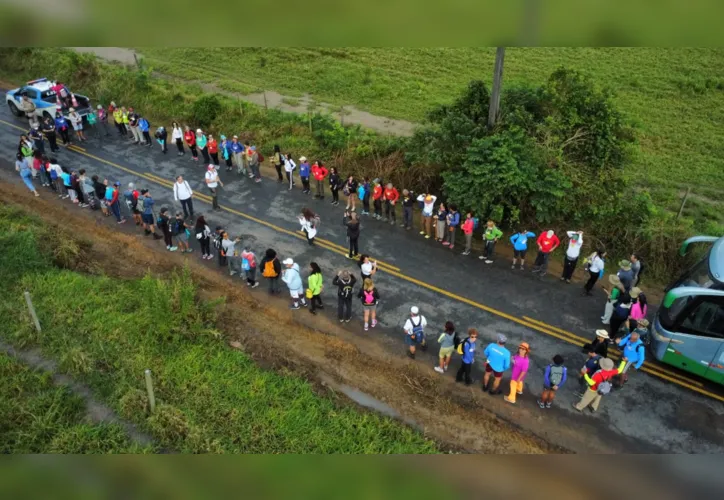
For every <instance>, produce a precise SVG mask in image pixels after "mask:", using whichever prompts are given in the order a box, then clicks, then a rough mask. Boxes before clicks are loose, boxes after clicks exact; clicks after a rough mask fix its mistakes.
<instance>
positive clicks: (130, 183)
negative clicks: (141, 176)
mask: <svg viewBox="0 0 724 500" xmlns="http://www.w3.org/2000/svg"><path fill="white" fill-rule="evenodd" d="M135 187H136V185H135V184H134V183H132V182H129V183H128V189H133V188H135Z"/></svg>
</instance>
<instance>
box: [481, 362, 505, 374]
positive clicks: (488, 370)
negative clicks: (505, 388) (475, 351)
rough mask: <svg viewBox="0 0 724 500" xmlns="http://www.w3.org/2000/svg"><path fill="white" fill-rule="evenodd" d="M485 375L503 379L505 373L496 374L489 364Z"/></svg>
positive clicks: (486, 365)
mask: <svg viewBox="0 0 724 500" xmlns="http://www.w3.org/2000/svg"><path fill="white" fill-rule="evenodd" d="M485 373H492V374H493V376H494V377H495V378H502V377H503V372H496V371H495V370H493V367H492V366H490V365H489V364H487V363H486V364H485Z"/></svg>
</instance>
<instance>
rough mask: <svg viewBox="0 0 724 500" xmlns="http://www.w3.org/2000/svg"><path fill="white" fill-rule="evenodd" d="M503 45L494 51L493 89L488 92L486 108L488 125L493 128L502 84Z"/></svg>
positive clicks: (498, 108) (496, 117)
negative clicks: (488, 97) (488, 99)
mask: <svg viewBox="0 0 724 500" xmlns="http://www.w3.org/2000/svg"><path fill="white" fill-rule="evenodd" d="M504 59H505V47H498V49H497V50H496V51H495V71H494V73H493V91H492V92H491V93H490V106H489V108H488V127H490V128H493V127H494V126H495V122H496V121H497V119H498V112H499V111H500V90H501V87H502V85H503V60H504Z"/></svg>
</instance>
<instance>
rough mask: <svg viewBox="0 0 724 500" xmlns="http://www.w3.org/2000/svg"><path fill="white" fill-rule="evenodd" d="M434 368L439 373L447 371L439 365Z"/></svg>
mask: <svg viewBox="0 0 724 500" xmlns="http://www.w3.org/2000/svg"><path fill="white" fill-rule="evenodd" d="M433 370H435V371H436V372H437V373H445V370H443V369H442V368H440V367H439V366H436V367H435V368H433Z"/></svg>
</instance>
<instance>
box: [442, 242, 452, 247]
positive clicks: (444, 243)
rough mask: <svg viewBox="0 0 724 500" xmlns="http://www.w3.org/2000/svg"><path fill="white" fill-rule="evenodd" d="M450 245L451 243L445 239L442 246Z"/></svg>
mask: <svg viewBox="0 0 724 500" xmlns="http://www.w3.org/2000/svg"><path fill="white" fill-rule="evenodd" d="M449 245H450V243H449V242H447V241H443V242H442V246H444V247H446V246H449Z"/></svg>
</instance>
